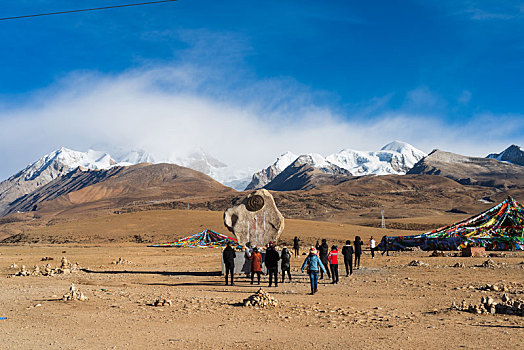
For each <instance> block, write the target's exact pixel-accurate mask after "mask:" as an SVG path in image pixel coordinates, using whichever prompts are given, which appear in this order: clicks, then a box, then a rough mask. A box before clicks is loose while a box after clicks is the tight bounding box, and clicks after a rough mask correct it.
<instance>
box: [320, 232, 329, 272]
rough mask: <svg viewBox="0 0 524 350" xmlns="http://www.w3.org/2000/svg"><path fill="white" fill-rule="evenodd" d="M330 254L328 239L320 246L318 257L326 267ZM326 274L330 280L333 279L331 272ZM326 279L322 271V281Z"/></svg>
mask: <svg viewBox="0 0 524 350" xmlns="http://www.w3.org/2000/svg"><path fill="white" fill-rule="evenodd" d="M328 254H329V246H328V245H327V242H326V239H325V238H323V239H322V244H321V245H320V248H319V249H318V256H319V258H320V260H321V261H322V264H324V266H328ZM326 273H327V275H328V278H331V274H330V273H329V270H326ZM323 278H324V273H322V270H320V279H323Z"/></svg>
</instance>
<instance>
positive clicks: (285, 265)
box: [280, 247, 291, 283]
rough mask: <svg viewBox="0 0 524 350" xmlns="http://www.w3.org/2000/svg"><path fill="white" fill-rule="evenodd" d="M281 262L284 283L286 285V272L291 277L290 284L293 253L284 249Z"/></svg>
mask: <svg viewBox="0 0 524 350" xmlns="http://www.w3.org/2000/svg"><path fill="white" fill-rule="evenodd" d="M280 261H281V263H280V269H281V270H282V283H284V279H285V278H286V272H287V275H288V277H289V282H291V253H290V252H289V250H288V249H287V248H286V247H284V248H282V253H281V254H280Z"/></svg>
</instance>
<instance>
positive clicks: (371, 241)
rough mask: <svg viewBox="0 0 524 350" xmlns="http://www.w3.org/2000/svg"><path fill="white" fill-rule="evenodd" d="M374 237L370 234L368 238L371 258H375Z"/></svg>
mask: <svg viewBox="0 0 524 350" xmlns="http://www.w3.org/2000/svg"><path fill="white" fill-rule="evenodd" d="M376 244H377V243H376V242H375V238H373V236H371V238H370V239H369V249H371V259H375V246H376Z"/></svg>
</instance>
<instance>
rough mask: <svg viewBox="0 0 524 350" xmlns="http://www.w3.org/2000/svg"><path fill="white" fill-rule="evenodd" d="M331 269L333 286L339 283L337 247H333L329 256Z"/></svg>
mask: <svg viewBox="0 0 524 350" xmlns="http://www.w3.org/2000/svg"><path fill="white" fill-rule="evenodd" d="M328 261H329V268H330V269H331V280H332V282H331V283H332V284H337V283H338V247H337V246H336V245H334V246H332V247H331V251H330V252H329V255H328Z"/></svg>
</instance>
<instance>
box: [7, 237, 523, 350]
mask: <svg viewBox="0 0 524 350" xmlns="http://www.w3.org/2000/svg"><path fill="white" fill-rule="evenodd" d="M351 238H352V237H351ZM220 254H221V251H220V250H217V249H191V248H168V249H165V248H148V247H146V245H145V244H137V243H125V244H116V243H104V244H99V245H92V244H91V245H89V244H86V245H78V244H55V245H44V244H36V245H10V246H1V247H0V282H1V287H0V317H7V319H5V320H0V340H1V346H0V347H1V348H3V349H79V348H83V349H121V348H130V349H153V348H163V347H166V348H177V349H197V348H212V349H215V348H217V349H230V348H253V349H262V348H264V349H266V348H270V349H273V348H275V349H284V348H290V347H294V348H304V349H311V348H317V349H319V348H327V349H330V348H333V349H335V348H352V349H357V348H361V349H377V348H395V349H424V348H429V349H435V348H440V349H442V348H444V349H451V348H453V349H456V348H466V349H515V348H520V347H521V344H522V334H523V329H524V320H523V319H522V317H518V316H508V315H474V314H470V313H465V312H459V311H450V310H449V307H450V306H451V304H452V302H453V301H455V302H461V301H462V300H463V299H466V301H468V302H472V303H479V302H480V298H481V297H482V296H487V295H491V296H493V297H494V298H495V299H496V300H500V297H501V295H502V294H501V293H499V292H486V291H482V290H479V289H477V288H478V287H481V286H484V285H486V284H488V283H489V284H494V283H503V284H505V285H507V286H508V287H509V289H510V294H511V295H512V297H518V298H521V299H522V298H524V295H523V294H524V254H522V253H519V252H510V253H507V255H506V257H497V258H493V260H494V261H495V262H496V263H497V264H498V267H497V268H484V267H476V265H480V264H482V262H484V261H485V260H486V258H461V257H429V255H430V253H428V252H407V253H406V252H404V253H400V252H393V253H391V256H389V257H387V256H382V255H378V256H377V257H376V258H375V259H373V260H372V259H371V258H370V256H369V252H365V255H364V256H363V257H362V265H363V267H362V268H361V269H359V270H356V271H355V273H354V274H353V276H351V277H345V272H344V271H342V270H343V265H342V266H340V269H339V270H340V276H341V277H340V282H339V283H338V284H337V285H332V284H328V281H327V280H326V279H324V280H322V281H321V284H320V286H319V292H318V293H317V294H315V295H308V294H307V293H308V292H309V281H308V278H307V277H306V275H305V274H302V273H300V272H299V267H300V264H301V263H302V261H303V259H304V256H301V257H300V258H297V259H293V261H292V274H293V282H292V283H288V282H287V281H286V283H284V284H282V283H281V284H279V286H278V287H276V288H275V287H272V288H268V287H267V277H265V276H264V277H263V283H262V287H263V288H264V289H265V290H266V291H268V292H269V293H270V294H271V295H272V296H274V297H275V298H276V299H277V300H279V302H280V306H278V307H276V308H274V309H252V308H247V307H243V306H240V304H239V303H241V302H242V300H243V299H244V298H247V297H248V296H249V295H251V294H252V293H254V292H255V291H257V290H258V288H259V286H257V285H254V286H253V285H250V284H249V282H248V280H247V279H246V278H245V277H242V276H238V277H237V281H236V285H235V286H225V285H224V280H223V277H222V276H219V275H217V272H218V271H219V270H220V258H221V255H220ZM62 256H66V257H67V258H68V259H69V260H70V261H71V262H78V263H79V265H80V266H81V267H82V268H83V269H84V270H82V271H80V272H77V273H72V274H70V275H55V276H52V277H44V276H29V277H10V275H12V274H14V273H16V272H17V271H18V269H17V268H10V266H11V265H12V264H17V265H18V266H20V265H22V264H24V265H26V266H27V267H30V268H32V266H33V265H40V266H41V265H42V264H45V263H47V262H49V263H51V264H52V265H53V267H57V266H58V265H59V264H60V258H61V257H62ZM43 257H52V258H53V259H54V260H52V261H47V262H43V261H41V259H42V258H43ZM119 257H122V258H123V259H125V260H127V262H125V263H123V264H112V263H111V262H113V261H116V260H117V259H118V258H119ZM414 259H418V260H422V261H423V262H425V263H427V264H429V265H428V266H419V267H411V266H408V263H409V262H410V261H412V260H414ZM457 262H462V263H464V264H465V266H466V267H465V268H460V267H459V268H455V267H452V266H453V265H454V264H455V263H457ZM71 283H75V285H76V286H77V287H78V288H79V289H80V290H81V291H83V292H84V294H85V295H86V296H87V297H88V298H89V300H88V301H84V302H81V301H73V302H63V301H61V300H60V299H61V297H62V295H63V294H64V293H65V292H67V291H68V288H69V286H70V285H71ZM158 297H161V298H166V299H170V300H172V302H173V305H172V306H163V307H155V306H152V305H151V303H152V302H153V301H154V300H155V299H156V298H158Z"/></svg>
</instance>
